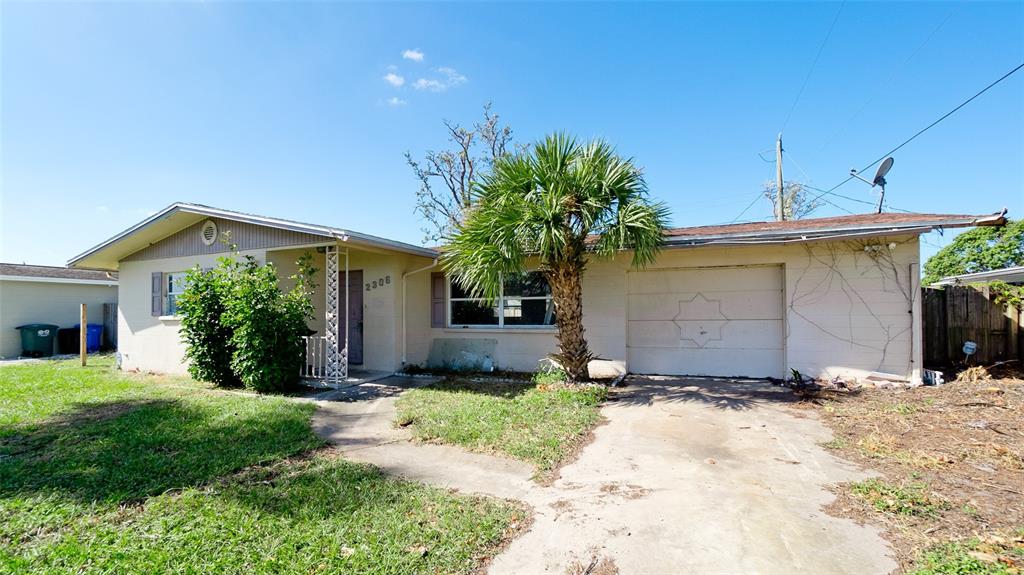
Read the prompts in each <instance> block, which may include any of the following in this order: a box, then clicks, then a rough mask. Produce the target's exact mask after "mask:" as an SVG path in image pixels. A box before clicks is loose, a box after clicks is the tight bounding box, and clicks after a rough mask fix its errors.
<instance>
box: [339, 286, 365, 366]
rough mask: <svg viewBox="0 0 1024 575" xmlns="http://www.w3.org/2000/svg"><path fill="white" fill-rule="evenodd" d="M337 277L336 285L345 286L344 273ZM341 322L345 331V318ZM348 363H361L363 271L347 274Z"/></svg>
mask: <svg viewBox="0 0 1024 575" xmlns="http://www.w3.org/2000/svg"><path fill="white" fill-rule="evenodd" d="M338 276H339V277H338V285H339V286H343V285H345V272H344V271H341V272H339V273H338ZM343 305H344V304H343ZM341 320H342V321H341V322H340V323H339V326H340V327H342V329H345V328H344V327H343V326H344V325H345V318H341ZM342 345H344V342H342ZM348 362H349V363H354V364H362V363H363V270H350V271H349V272H348Z"/></svg>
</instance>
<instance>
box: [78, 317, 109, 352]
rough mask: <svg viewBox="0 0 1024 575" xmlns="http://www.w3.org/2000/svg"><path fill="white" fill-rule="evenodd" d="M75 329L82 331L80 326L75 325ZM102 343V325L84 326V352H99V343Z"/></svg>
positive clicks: (90, 324) (91, 324) (89, 324)
mask: <svg viewBox="0 0 1024 575" xmlns="http://www.w3.org/2000/svg"><path fill="white" fill-rule="evenodd" d="M75 327H77V328H78V329H82V324H80V323H76V324H75ZM101 341H103V324H101V323H88V324H85V351H86V353H94V352H97V351H99V350H100V342H101Z"/></svg>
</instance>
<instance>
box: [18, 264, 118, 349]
mask: <svg viewBox="0 0 1024 575" xmlns="http://www.w3.org/2000/svg"><path fill="white" fill-rule="evenodd" d="M83 303H84V304H86V313H87V319H88V323H103V304H105V303H117V286H104V285H88V284H69V283H55V282H38V281H20V280H17V281H15V280H0V358H11V357H18V355H19V354H20V353H21V334H20V333H19V332H18V330H16V329H14V328H16V327H17V326H19V325H24V324H27V323H51V324H55V325H58V326H60V327H73V326H74V325H75V324H77V323H79V320H80V309H79V305H81V304H83ZM54 351H55V352H56V346H55V347H54Z"/></svg>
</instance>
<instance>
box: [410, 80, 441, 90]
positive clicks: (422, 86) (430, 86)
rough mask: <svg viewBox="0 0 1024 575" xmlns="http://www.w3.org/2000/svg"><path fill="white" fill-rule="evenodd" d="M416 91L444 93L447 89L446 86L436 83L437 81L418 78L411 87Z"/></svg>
mask: <svg viewBox="0 0 1024 575" xmlns="http://www.w3.org/2000/svg"><path fill="white" fill-rule="evenodd" d="M412 87H413V88H416V89H417V90H429V91H431V92H444V91H445V90H447V89H448V86H446V85H444V84H442V83H441V82H438V81H437V80H428V79H426V78H420V79H419V80H416V82H415V83H413V85H412Z"/></svg>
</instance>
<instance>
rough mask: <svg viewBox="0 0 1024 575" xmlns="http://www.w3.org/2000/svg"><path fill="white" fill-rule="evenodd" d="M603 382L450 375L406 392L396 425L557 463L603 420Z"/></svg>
mask: <svg viewBox="0 0 1024 575" xmlns="http://www.w3.org/2000/svg"><path fill="white" fill-rule="evenodd" d="M605 397H606V390H605V388H604V387H600V386H593V387H581V388H577V389H572V388H568V387H563V386H552V387H547V386H542V387H538V386H537V385H535V384H533V383H529V382H522V383H510V382H473V381H469V380H465V379H459V378H449V379H446V380H444V381H442V382H440V383H437V384H434V385H431V386H428V387H424V388H420V389H414V390H411V391H408V392H406V393H405V394H403V395H402V397H400V398H399V400H398V421H397V423H398V425H402V426H410V428H411V429H412V432H413V435H414V436H415V437H416V438H418V439H421V440H425V441H440V442H442V443H452V444H456V445H461V446H463V447H466V448H468V449H472V450H474V451H483V452H490V453H495V452H500V453H504V454H506V455H510V456H512V457H514V458H517V459H522V460H524V461H528V462H530V463H533V464H534V465H535V466H536V467H537V470H538V471H539V472H540V473H542V474H543V473H545V472H549V471H551V470H553V469H554V468H556V467H557V466H558V465H559V463H561V462H562V461H564V460H565V459H566V457H568V456H569V455H570V454H572V453H573V452H574V451H575V450H576V448H577V447H578V446H579V444H580V443H581V442H582V441H583V440H584V439H585V438H586V436H587V433H588V432H589V431H590V430H591V429H592V428H593V427H594V426H595V425H597V424H598V422H599V421H600V420H601V414H600V411H599V406H600V404H601V402H602V401H604V399H605Z"/></svg>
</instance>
